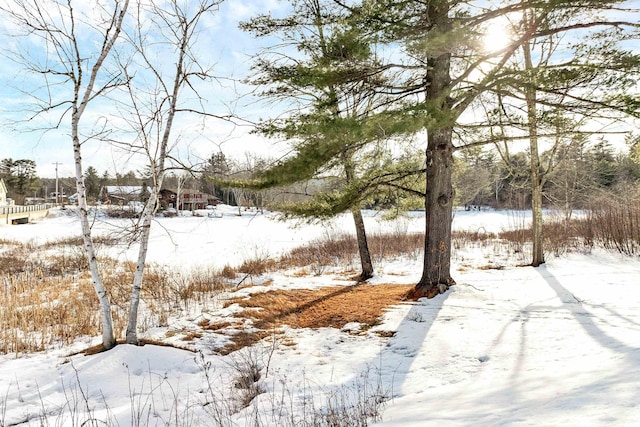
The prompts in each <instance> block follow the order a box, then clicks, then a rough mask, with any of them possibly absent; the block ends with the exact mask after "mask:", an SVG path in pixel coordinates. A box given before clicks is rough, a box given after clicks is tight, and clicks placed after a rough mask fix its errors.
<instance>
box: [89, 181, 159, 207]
mask: <svg viewBox="0 0 640 427" xmlns="http://www.w3.org/2000/svg"><path fill="white" fill-rule="evenodd" d="M148 197H149V189H148V188H147V187H145V186H142V185H106V186H104V187H102V188H101V189H100V200H101V201H102V203H107V204H113V205H120V206H123V205H127V204H129V202H144V201H145V200H146V199H147V198H148Z"/></svg>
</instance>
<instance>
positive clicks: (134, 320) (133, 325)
mask: <svg viewBox="0 0 640 427" xmlns="http://www.w3.org/2000/svg"><path fill="white" fill-rule="evenodd" d="M157 194H158V187H155V186H154V188H153V193H152V194H151V196H150V197H149V200H147V203H146V204H145V206H144V211H143V213H142V218H141V219H142V231H141V234H140V248H139V249H138V262H137V264H136V272H135V274H134V275H133V285H132V286H131V300H130V301H129V319H128V322H127V335H126V340H127V344H133V345H138V344H139V341H138V332H137V329H138V306H139V305H140V293H141V290H142V278H143V276H144V269H145V266H146V260H147V250H148V248H149V235H150V233H151V221H152V220H153V216H154V214H155V213H156V211H157V200H158V198H157Z"/></svg>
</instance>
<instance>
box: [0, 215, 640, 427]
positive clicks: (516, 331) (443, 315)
mask: <svg viewBox="0 0 640 427" xmlns="http://www.w3.org/2000/svg"><path fill="white" fill-rule="evenodd" d="M218 211H219V212H218V213H219V215H212V217H208V216H203V217H196V216H188V217H178V218H161V219H159V220H158V223H157V224H154V226H153V236H152V244H151V250H150V252H149V258H150V260H151V261H154V262H160V263H167V264H171V265H176V266H177V265H182V266H185V268H189V267H192V266H198V265H215V266H224V265H226V264H230V265H237V264H239V263H240V262H241V261H242V260H243V259H244V258H247V257H254V256H256V255H269V256H275V255H278V254H280V253H282V252H283V251H286V250H287V249H290V248H293V247H295V246H298V245H300V244H301V243H303V242H305V241H309V240H313V239H315V238H319V237H322V236H325V235H327V234H331V233H338V232H341V231H346V232H351V231H352V229H353V228H352V225H351V223H350V220H349V217H347V216H344V217H340V218H338V219H336V220H335V221H332V222H330V223H325V224H321V225H299V226H297V227H292V226H291V224H290V223H284V222H279V221H277V220H276V219H275V217H276V215H273V214H266V215H260V214H253V213H249V212H247V213H245V214H244V215H243V216H237V215H234V214H233V212H234V211H233V210H231V209H224V208H219V210H218ZM220 215H221V217H220ZM526 221H528V216H527V215H526V214H514V213H510V212H501V211H483V212H477V211H473V212H457V213H456V216H455V219H454V227H455V228H457V229H468V230H474V231H475V230H480V229H484V230H486V231H499V230H501V229H505V228H510V227H513V226H515V225H517V224H520V223H522V222H526ZM122 222H126V220H117V221H116V220H109V221H105V223H98V224H97V225H96V227H98V228H103V227H104V228H105V230H106V228H107V226H108V225H109V224H114V223H122ZM366 224H367V227H368V229H369V231H370V232H376V231H383V230H386V231H393V230H396V231H418V230H421V229H422V226H423V217H422V216H421V215H420V214H419V213H417V214H415V215H414V216H413V217H412V218H409V219H406V218H405V219H401V220H399V221H396V222H393V223H388V222H384V221H382V220H381V219H380V218H379V216H376V215H373V214H372V213H368V214H367V217H366ZM78 230H79V225H78V224H77V220H76V219H75V218H74V216H73V215H72V214H69V211H67V212H59V213H58V214H57V215H54V216H52V217H51V218H48V219H46V220H43V221H41V222H39V223H34V224H27V225H20V226H7V227H2V228H0V236H2V238H5V239H14V240H20V241H30V240H34V241H44V240H55V239H56V238H59V237H63V236H68V235H74V234H78ZM110 251H112V252H113V254H112V255H114V256H115V255H117V256H120V257H122V258H133V257H134V256H135V255H134V249H132V248H128V247H127V246H126V245H122V246H119V247H117V248H115V249H110ZM453 261H454V262H453V271H454V277H455V279H456V280H457V282H458V284H457V285H456V286H454V287H453V288H452V289H451V290H450V291H449V292H448V293H447V294H445V295H443V296H440V297H437V298H435V299H433V300H420V301H418V302H416V303H411V304H402V305H398V306H396V307H393V308H392V309H391V310H389V311H388V312H387V313H386V314H385V316H384V320H383V322H382V323H381V324H380V325H378V326H375V327H374V328H373V329H371V330H369V331H367V332H366V333H364V334H360V335H358V334H353V333H350V331H348V330H346V329H348V328H345V330H336V329H332V328H321V329H317V330H311V329H302V330H301V329H292V328H285V331H284V334H283V335H278V337H277V338H276V337H275V335H274V338H273V340H265V342H262V343H259V344H257V345H255V346H254V347H253V348H252V349H249V350H245V351H243V352H240V353H237V354H233V353H232V354H231V355H228V356H218V355H215V354H212V353H211V351H210V350H208V349H207V346H206V342H203V343H202V344H201V346H200V348H199V350H200V352H199V353H193V352H190V351H185V350H179V349H175V348H170V347H158V346H152V345H147V346H144V347H133V346H126V345H120V346H117V347H116V348H115V349H113V350H111V351H108V352H105V353H102V354H98V355H94V356H82V355H75V356H69V355H70V354H71V353H72V352H73V351H75V350H79V349H81V348H83V347H85V346H86V345H87V343H88V341H87V339H83V340H80V341H79V342H78V343H77V345H75V346H73V347H70V348H63V349H60V350H52V351H49V352H46V353H41V354H33V355H29V356H24V357H20V358H17V359H16V358H15V356H14V357H11V356H0V426H16V425H56V426H57V425H65V426H66V425H80V424H81V422H80V421H79V420H81V421H84V420H87V419H88V418H92V419H93V421H92V422H90V423H88V425H105V424H104V423H103V421H106V422H107V423H108V424H109V425H120V426H128V425H168V424H170V425H181V426H195V425H215V424H216V423H217V424H221V425H238V426H245V425H251V426H253V425H290V423H289V422H288V421H289V420H291V416H286V415H283V414H284V412H285V411H288V412H289V415H291V413H293V414H294V416H295V414H298V415H297V416H298V420H301V419H303V418H304V417H306V416H305V415H300V414H302V413H303V412H304V408H305V407H306V408H307V409H308V407H309V406H313V407H315V408H316V412H321V411H322V410H323V409H322V408H323V407H324V408H325V409H324V411H325V412H327V411H328V409H326V408H327V407H335V405H336V404H337V403H336V402H338V403H347V402H351V403H354V404H356V403H358V402H361V401H362V400H363V399H364V398H363V397H362V396H372V395H375V394H376V392H379V393H382V394H384V395H386V396H388V397H389V398H390V400H388V401H387V402H386V404H385V405H384V406H383V412H382V420H381V421H380V422H379V423H377V424H374V425H381V426H470V425H474V426H496V425H509V426H511V425H535V426H540V425H545V426H556V425H562V426H567V425H571V426H633V425H640V406H639V403H638V402H640V380H639V378H640V345H639V343H640V312H639V311H638V302H639V300H640V298H639V297H640V288H639V286H640V281H639V279H640V260H639V259H638V258H630V257H624V256H621V255H618V254H615V253H611V252H606V251H602V250H594V251H592V252H590V253H584V254H580V253H571V254H567V255H565V256H563V257H560V258H555V257H549V259H548V262H547V264H546V265H543V266H542V267H539V268H531V267H516V266H515V265H516V264H518V263H519V262H521V260H519V259H515V258H513V257H512V256H511V255H509V254H504V253H495V252H494V251H493V250H492V249H491V248H487V247H477V248H468V249H464V250H459V251H456V252H455V254H454V257H453ZM488 265H491V266H494V267H496V266H497V267H499V268H495V269H478V268H476V267H479V266H484V267H486V266H488ZM420 273H421V259H420V257H415V258H405V259H398V260H394V261H389V262H387V263H385V264H384V265H380V266H377V275H376V276H375V277H374V279H373V280H372V283H376V284H381V285H382V284H384V283H406V284H411V283H415V282H416V281H417V280H418V278H419V277H420ZM270 279H272V284H271V285H270V286H271V287H278V288H286V287H288V286H300V281H299V280H298V281H296V280H293V279H292V278H291V277H288V276H284V275H281V274H272V275H270ZM304 281H305V283H306V285H308V286H309V287H317V286H324V285H327V284H329V283H331V284H335V281H334V280H333V279H332V278H331V277H327V276H320V277H315V276H311V277H305V278H304ZM197 317H198V313H191V314H190V316H188V317H187V318H185V319H181V321H183V322H185V323H186V322H189V321H195V319H197ZM350 328H352V329H353V328H354V326H353V325H351V326H350ZM376 331H393V332H394V334H393V336H391V337H383V336H381V335H384V334H379V333H377V332H376ZM156 332H157V333H158V334H159V335H161V334H162V333H164V331H163V330H161V329H159V330H158V331H156ZM93 342H95V339H94V340H93ZM249 359H251V360H256V361H258V362H259V365H260V367H261V368H262V371H261V375H262V377H261V379H260V381H259V384H260V387H261V388H262V389H263V391H265V392H264V393H262V394H260V395H259V396H258V397H257V398H256V399H255V400H254V401H253V402H252V404H251V405H250V406H249V407H248V408H246V409H244V410H241V411H239V412H238V413H236V414H235V415H232V416H227V415H221V412H220V411H218V410H219V409H220V408H222V407H225V406H233V405H234V404H235V403H233V402H236V400H233V399H231V396H232V395H233V394H234V393H236V394H237V393H239V391H238V388H237V387H235V386H234V384H233V382H234V378H235V377H234V375H236V374H237V372H238V367H239V366H241V365H242V364H243V363H244V361H246V360H249ZM359 396H360V397H359ZM364 400H366V399H364ZM214 413H217V414H218V415H217V416H216V415H215V414H214ZM86 414H91V417H87V416H86ZM96 420H99V421H96ZM306 420H307V421H308V420H309V418H306Z"/></svg>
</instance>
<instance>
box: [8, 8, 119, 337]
mask: <svg viewBox="0 0 640 427" xmlns="http://www.w3.org/2000/svg"><path fill="white" fill-rule="evenodd" d="M87 6H88V5H87V3H86V2H84V1H82V2H81V1H73V0H66V1H63V0H51V1H47V2H42V1H39V0H15V1H9V2H7V3H5V4H4V5H3V6H1V7H0V9H1V10H2V11H3V12H4V13H5V14H6V15H7V16H8V17H9V18H11V19H12V20H13V21H14V22H15V25H16V28H19V29H21V31H22V33H21V34H20V36H22V37H24V42H25V45H23V46H22V47H23V49H21V50H20V51H19V52H17V53H16V56H15V58H14V59H15V60H16V61H17V62H18V63H19V65H20V66H22V67H23V68H24V70H25V71H26V72H27V73H29V74H30V75H32V76H34V78H35V79H39V80H40V82H41V83H40V87H41V88H44V90H38V91H35V92H33V93H30V95H31V96H32V97H33V100H34V105H35V110H34V112H33V115H32V116H31V117H29V118H28V120H31V121H37V119H39V118H42V119H51V118H52V117H53V122H54V124H53V125H51V128H58V127H63V126H67V127H68V129H69V132H70V139H71V141H70V147H71V149H72V150H73V155H74V162H75V179H76V191H77V193H78V210H79V212H80V224H81V228H82V240H83V247H84V252H85V254H86V257H87V260H88V263H89V270H90V272H91V281H92V283H93V288H94V290H95V292H96V295H97V297H98V300H99V302H100V314H101V323H102V346H103V347H104V348H105V349H109V348H112V347H113V346H115V345H116V340H115V336H114V331H113V320H112V315H111V303H110V301H109V294H108V292H107V289H106V288H105V286H104V284H103V282H102V278H101V272H100V271H101V270H100V266H99V264H98V259H97V257H96V251H95V247H94V244H93V240H92V234H91V224H90V221H89V212H88V208H87V191H86V186H85V182H84V176H83V169H82V147H83V144H84V143H85V142H86V141H87V140H91V139H92V138H97V137H99V135H100V132H101V131H100V130H98V131H95V132H94V133H93V134H91V133H90V132H91V131H90V130H88V128H89V127H90V126H91V125H93V123H90V124H89V123H88V120H87V119H86V118H85V116H86V115H87V113H88V112H89V110H90V108H91V107H92V106H96V105H97V104H98V103H99V102H100V101H101V100H104V97H105V96H106V95H107V94H108V93H109V92H110V91H112V90H113V89H114V88H116V87H118V86H119V85H122V84H124V83H125V82H126V79H125V76H123V75H122V74H121V73H119V72H113V71H112V70H110V69H108V67H107V62H108V61H109V58H110V56H111V55H112V52H113V48H114V46H115V45H116V43H117V42H118V40H120V36H121V31H122V27H123V22H124V20H125V16H126V14H127V9H128V7H129V0H113V1H103V2H96V3H95V4H92V5H90V6H95V7H92V8H90V9H89V8H87ZM35 45H37V46H38V47H39V49H36V50H32V49H30V47H33V46H35ZM42 47H44V49H42ZM34 52H38V53H34ZM87 133H89V137H85V136H83V135H86V134H87ZM85 138H86V139H85Z"/></svg>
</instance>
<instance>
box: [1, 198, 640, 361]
mask: <svg viewBox="0 0 640 427" xmlns="http://www.w3.org/2000/svg"><path fill="white" fill-rule="evenodd" d="M515 222H516V229H515V230H513V231H504V232H501V233H496V234H493V233H486V232H482V231H481V230H480V231H477V232H454V233H453V236H452V239H453V247H454V250H457V249H462V248H464V247H468V246H469V245H474V246H477V245H480V246H484V247H487V248H488V249H489V250H493V251H503V252H505V251H506V252H507V253H511V254H512V253H515V252H518V251H520V252H522V250H523V248H524V247H525V245H526V244H528V242H530V240H531V234H532V233H531V230H530V229H527V228H526V227H524V225H523V224H524V223H523V222H521V221H517V218H516V221H515ZM638 224H640V204H639V203H638V202H637V201H634V200H624V201H617V200H616V201H612V200H609V199H607V200H606V201H604V202H602V203H600V204H594V206H593V211H591V212H590V213H589V214H588V215H587V216H586V217H583V218H582V219H580V220H572V221H569V222H566V221H562V220H557V221H549V222H547V223H545V229H544V236H545V242H544V245H545V249H546V250H547V252H552V253H555V254H558V255H560V254H562V253H564V252H567V251H571V250H573V249H578V248H579V249H580V250H584V248H585V247H586V248H587V249H589V248H591V247H593V246H594V245H596V244H597V245H600V246H603V247H605V248H611V249H615V250H618V251H620V252H623V253H626V254H637V253H638V252H640V249H639V248H640V236H639V235H638V232H639V231H638V230H640V227H638ZM96 242H97V244H98V245H105V246H106V245H114V244H117V241H116V239H113V238H109V237H100V238H97V239H96ZM0 243H2V246H1V247H0V353H25V352H34V351H41V350H45V349H47V348H50V347H51V346H58V345H67V344H69V343H71V342H73V341H74V340H76V339H77V338H79V337H82V336H96V335H99V332H100V323H99V314H98V313H99V311H98V304H97V300H96V297H95V293H94V290H93V287H92V285H91V282H90V278H89V277H88V274H87V273H86V270H87V265H86V260H85V256H84V254H83V252H82V250H81V242H80V240H79V239H77V238H69V239H63V240H59V241H54V242H47V243H45V244H42V245H36V244H35V243H18V242H14V241H9V240H1V239H0ZM369 246H370V250H371V254H372V257H373V259H374V262H375V263H376V264H379V263H380V262H383V261H384V260H387V259H392V258H394V257H400V256H409V257H414V258H417V257H418V256H419V255H420V254H421V252H422V250H423V235H422V234H421V233H406V232H402V231H398V232H395V233H390V234H384V235H371V236H369ZM259 249H260V248H257V250H256V252H257V255H256V256H255V257H254V259H249V260H247V261H246V262H245V263H243V264H242V265H241V266H239V267H237V268H234V267H231V266H225V267H224V268H223V269H221V270H216V269H207V268H201V269H194V270H193V271H191V272H189V273H177V272H175V271H172V270H170V269H168V268H164V267H162V266H159V265H148V266H147V269H146V271H145V277H144V287H143V295H142V300H143V306H144V310H143V311H142V312H141V313H143V314H142V315H141V318H140V319H139V328H140V332H144V331H145V330H147V329H148V328H151V327H155V326H168V322H169V319H170V318H171V317H172V316H174V315H176V313H180V312H185V311H192V310H193V309H194V308H197V309H203V308H206V307H207V306H208V305H210V304H213V305H216V304H218V303H219V299H220V294H221V293H224V292H226V291H228V290H229V289H231V288H239V287H241V286H242V287H246V286H252V285H253V283H252V279H253V278H254V277H258V276H260V275H261V274H264V273H266V272H269V271H275V270H285V269H294V268H295V269H298V270H296V271H295V272H293V273H292V274H295V275H298V276H304V275H308V274H314V275H320V274H323V273H324V272H325V271H326V269H327V268H328V267H337V268H341V269H342V271H345V272H346V271H351V272H354V271H355V270H354V269H355V267H354V266H355V265H357V260H358V249H357V245H356V241H355V239H354V238H353V236H348V235H332V236H328V237H327V238H326V239H324V240H317V241H314V242H311V243H310V244H308V245H305V246H303V247H300V248H297V249H294V250H293V251H291V252H290V253H288V254H286V255H284V256H281V257H279V258H277V259H274V258H271V257H268V256H266V255H265V254H259V252H260V251H259ZM100 263H101V265H102V272H103V280H104V283H105V286H106V287H107V289H108V291H109V294H110V298H111V301H112V303H113V318H114V329H115V331H116V335H117V336H116V338H118V339H122V338H123V334H124V330H125V327H126V313H127V310H128V302H129V298H130V291H131V289H130V288H131V283H132V281H133V274H134V271H135V265H134V264H133V263H119V262H117V261H116V260H113V259H109V258H100ZM470 268H478V267H477V266H473V267H470ZM479 268H481V269H482V268H487V269H488V268H492V269H493V268H501V266H500V265H499V264H496V265H493V264H487V265H485V266H484V267H479ZM265 283H268V282H265ZM410 288H411V286H409V285H406V286H398V285H377V286H370V285H366V284H359V285H354V286H347V287H331V288H324V289H317V290H298V291H292V290H288V291H285V290H280V291H271V292H265V293H258V294H255V295H254V296H252V297H251V298H248V299H246V300H245V299H234V300H233V302H234V303H237V304H239V305H241V306H243V307H244V308H245V311H244V313H242V314H241V315H240V317H244V318H245V320H246V319H251V321H252V322H253V324H254V326H255V327H256V328H258V329H260V332H257V333H255V334H245V333H240V334H237V335H234V344H233V345H232V346H229V347H227V348H225V349H224V350H223V351H224V352H229V351H232V350H234V349H237V348H241V347H243V346H246V345H250V344H252V343H255V342H256V341H258V340H260V339H261V338H263V337H265V336H267V335H269V334H272V333H273V331H274V330H276V329H277V328H278V327H279V326H281V325H284V324H287V325H290V326H292V327H300V328H307V327H309V328H319V327H337V328H341V327H342V326H344V325H345V324H346V323H349V322H358V323H361V324H363V325H365V327H366V326H371V325H374V324H375V323H376V322H377V321H378V319H380V316H381V315H382V313H383V312H384V310H385V309H387V308H388V307H390V306H392V305H394V304H397V303H398V302H400V301H402V300H404V299H405V298H406V295H407V292H408V291H409V290H410ZM241 321H242V319H238V323H240V322H241ZM238 323H234V322H229V323H219V324H213V325H210V324H209V323H208V322H207V323H206V324H205V323H204V322H203V323H202V324H201V325H199V326H200V328H201V330H203V331H206V330H218V329H220V330H225V329H233V328H234V327H235V328H238ZM185 336H187V337H188V338H187V339H196V338H197V337H198V334H197V333H192V334H190V335H189V334H188V335H185Z"/></svg>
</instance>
